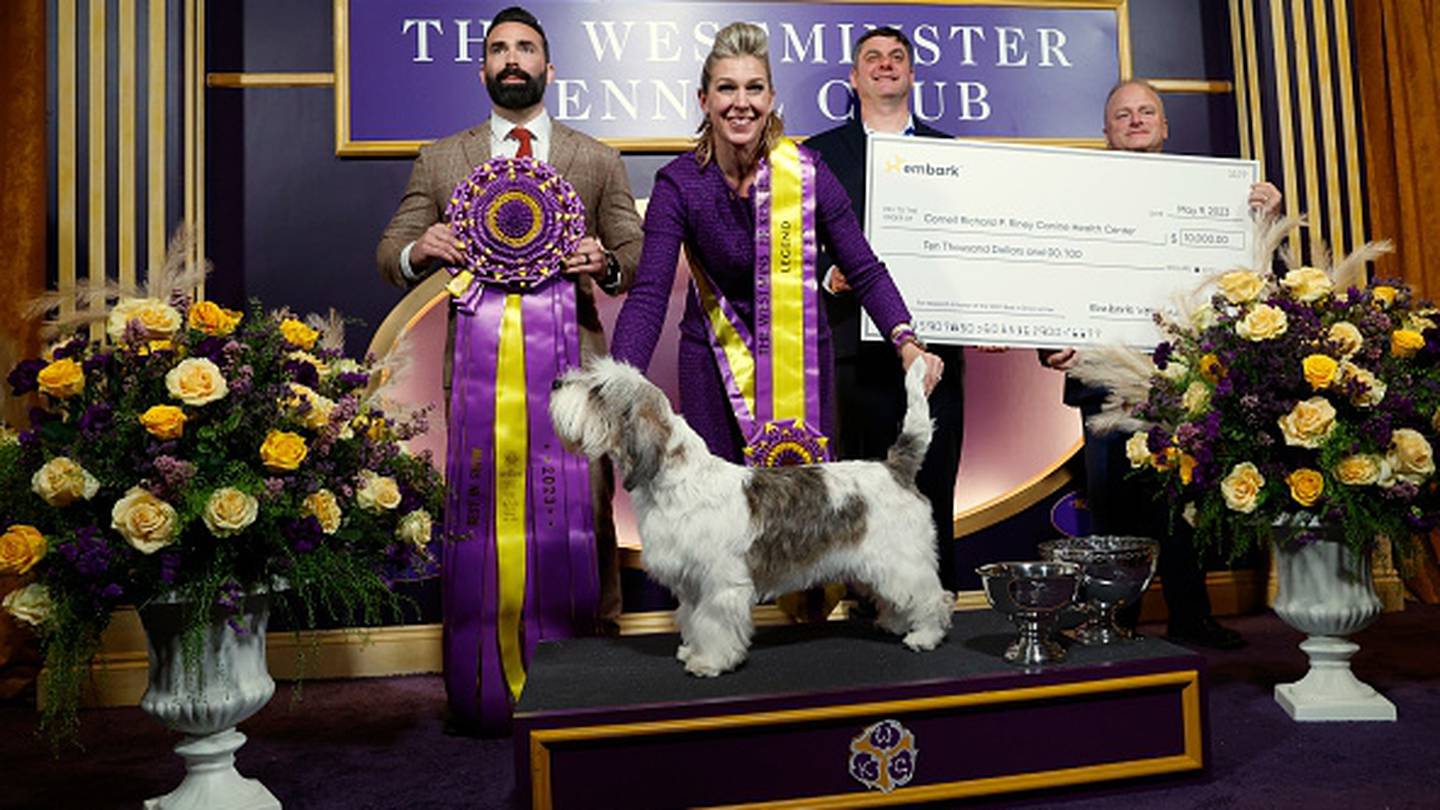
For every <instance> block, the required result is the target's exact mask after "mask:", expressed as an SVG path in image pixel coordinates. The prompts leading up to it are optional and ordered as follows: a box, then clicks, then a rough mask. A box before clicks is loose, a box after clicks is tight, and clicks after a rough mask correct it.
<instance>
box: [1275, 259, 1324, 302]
mask: <svg viewBox="0 0 1440 810" xmlns="http://www.w3.org/2000/svg"><path fill="white" fill-rule="evenodd" d="M1280 285H1281V286H1283V287H1284V288H1285V289H1287V290H1289V291H1290V297H1291V298H1294V299H1295V300H1296V301H1305V302H1310V301H1318V300H1320V299H1321V298H1324V297H1325V296H1326V295H1329V294H1330V290H1331V289H1332V288H1333V287H1334V285H1333V284H1331V283H1330V277H1329V276H1327V275H1325V271H1324V270H1317V269H1315V268H1314V267H1301V268H1299V269H1297V270H1291V271H1290V272H1288V273H1286V274H1285V277H1284V278H1282V279H1280Z"/></svg>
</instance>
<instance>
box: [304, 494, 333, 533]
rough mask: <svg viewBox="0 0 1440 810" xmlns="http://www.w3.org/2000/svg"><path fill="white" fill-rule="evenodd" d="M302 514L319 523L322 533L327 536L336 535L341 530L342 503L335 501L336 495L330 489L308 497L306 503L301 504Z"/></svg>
mask: <svg viewBox="0 0 1440 810" xmlns="http://www.w3.org/2000/svg"><path fill="white" fill-rule="evenodd" d="M300 514H301V515H303V516H306V517H313V518H315V520H317V521H319V523H320V531H322V532H325V533H326V534H334V533H335V532H337V531H339V529H340V518H341V517H342V514H341V512H340V502H339V501H337V500H335V493H333V492H331V491H330V490H328V489H322V490H319V491H317V492H312V493H310V494H309V495H306V496H305V501H304V502H303V503H301V504H300Z"/></svg>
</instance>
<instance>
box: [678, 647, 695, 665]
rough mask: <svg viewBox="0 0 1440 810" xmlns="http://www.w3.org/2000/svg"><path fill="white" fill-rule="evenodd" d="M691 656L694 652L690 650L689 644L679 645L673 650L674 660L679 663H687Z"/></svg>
mask: <svg viewBox="0 0 1440 810" xmlns="http://www.w3.org/2000/svg"><path fill="white" fill-rule="evenodd" d="M693 654H694V651H693V650H691V649H690V645H689V644H681V645H680V646H679V648H677V649H676V650H675V658H676V659H678V660H679V661H681V662H685V661H689V660H690V656H691V655H693Z"/></svg>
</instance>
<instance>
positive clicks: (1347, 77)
mask: <svg viewBox="0 0 1440 810" xmlns="http://www.w3.org/2000/svg"><path fill="white" fill-rule="evenodd" d="M1332 8H1333V9H1334V11H1335V49H1336V53H1337V54H1339V56H1340V60H1339V61H1340V71H1339V72H1340V115H1341V119H1342V121H1343V122H1344V127H1345V181H1346V185H1347V188H1348V190H1349V192H1350V195H1349V196H1350V241H1349V250H1354V249H1355V248H1357V247H1359V246H1361V245H1363V244H1365V240H1366V235H1365V213H1364V212H1365V198H1364V195H1363V194H1362V192H1361V189H1360V137H1359V135H1358V133H1357V132H1356V123H1355V88H1354V86H1353V81H1354V77H1353V76H1352V75H1351V72H1350V62H1351V60H1352V58H1353V57H1354V53H1353V51H1351V49H1350V6H1349V3H1347V2H1346V0H1333V4H1332ZM1347 252H1348V251H1347Z"/></svg>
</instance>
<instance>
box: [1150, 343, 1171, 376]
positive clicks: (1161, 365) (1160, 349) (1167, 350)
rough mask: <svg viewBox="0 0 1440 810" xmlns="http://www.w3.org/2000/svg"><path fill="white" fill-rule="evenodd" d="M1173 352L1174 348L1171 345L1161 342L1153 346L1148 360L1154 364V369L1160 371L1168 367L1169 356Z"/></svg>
mask: <svg viewBox="0 0 1440 810" xmlns="http://www.w3.org/2000/svg"><path fill="white" fill-rule="evenodd" d="M1174 352H1175V346H1174V345H1173V344H1171V343H1168V342H1165V341H1161V342H1160V343H1157V344H1155V351H1154V353H1152V354H1151V355H1150V360H1151V361H1152V362H1154V363H1155V368H1158V369H1160V370H1161V371H1164V370H1165V367H1166V366H1168V365H1170V355H1171V354H1173V353H1174Z"/></svg>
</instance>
